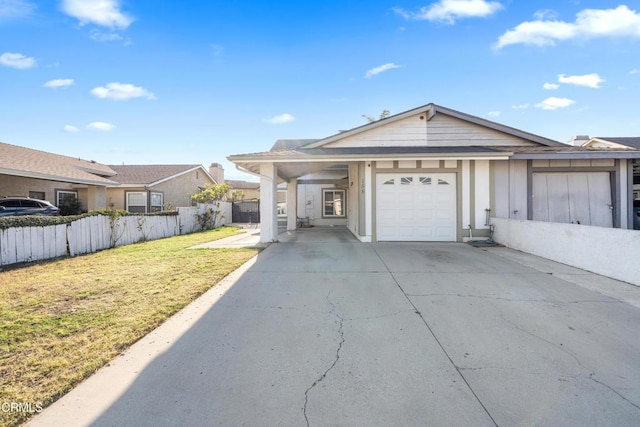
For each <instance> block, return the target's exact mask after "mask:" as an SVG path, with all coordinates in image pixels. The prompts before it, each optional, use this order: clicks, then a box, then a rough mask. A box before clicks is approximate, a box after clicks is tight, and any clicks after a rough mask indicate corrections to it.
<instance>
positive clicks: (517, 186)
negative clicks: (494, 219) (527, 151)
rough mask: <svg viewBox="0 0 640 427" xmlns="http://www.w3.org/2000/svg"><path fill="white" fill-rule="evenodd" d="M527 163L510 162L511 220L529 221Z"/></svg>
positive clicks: (523, 161)
mask: <svg viewBox="0 0 640 427" xmlns="http://www.w3.org/2000/svg"><path fill="white" fill-rule="evenodd" d="M527 194H528V192H527V161H526V160H510V161H509V218H513V219H527V207H528V199H527V197H528V196H527Z"/></svg>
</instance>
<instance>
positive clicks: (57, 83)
mask: <svg viewBox="0 0 640 427" xmlns="http://www.w3.org/2000/svg"><path fill="white" fill-rule="evenodd" d="M73 83H74V81H73V79H56V80H49V81H48V82H46V83H45V84H43V85H42V87H50V88H53V89H56V88H59V87H69V86H71V85H72V84H73Z"/></svg>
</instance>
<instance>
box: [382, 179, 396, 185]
mask: <svg viewBox="0 0 640 427" xmlns="http://www.w3.org/2000/svg"><path fill="white" fill-rule="evenodd" d="M395 183H396V180H395V179H393V178H391V179H388V180H386V181H385V182H384V183H383V185H394V184H395Z"/></svg>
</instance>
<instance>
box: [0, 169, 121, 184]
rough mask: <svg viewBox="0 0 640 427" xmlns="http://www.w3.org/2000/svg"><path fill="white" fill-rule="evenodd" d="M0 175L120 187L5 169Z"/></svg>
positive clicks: (88, 180)
mask: <svg viewBox="0 0 640 427" xmlns="http://www.w3.org/2000/svg"><path fill="white" fill-rule="evenodd" d="M0 174H4V175H13V176H20V177H24V178H36V179H43V180H47V181H60V182H68V183H70V184H87V185H95V186H99V187H118V186H119V185H120V184H118V183H117V182H114V181H107V182H104V181H93V180H90V179H83V178H71V177H65V176H58V175H49V174H45V173H40V172H29V171H21V170H15V169H5V168H0Z"/></svg>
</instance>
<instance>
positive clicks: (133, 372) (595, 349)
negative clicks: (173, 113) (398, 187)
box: [31, 228, 640, 426]
mask: <svg viewBox="0 0 640 427" xmlns="http://www.w3.org/2000/svg"><path fill="white" fill-rule="evenodd" d="M312 230H313V229H311V230H303V231H301V232H296V233H293V234H290V235H283V241H282V242H281V243H278V244H272V245H271V246H269V247H268V248H267V249H266V250H264V251H263V252H262V253H261V254H260V255H259V257H258V259H257V261H255V263H253V264H252V265H251V266H249V267H248V268H246V269H245V270H244V271H240V272H238V274H237V277H235V278H231V279H229V281H227V282H226V283H223V284H221V285H220V286H218V287H216V288H213V289H212V291H210V292H209V293H208V294H207V295H205V297H204V298H203V299H202V300H199V301H198V302H196V303H195V304H194V305H193V306H191V307H189V308H188V309H187V310H185V311H184V312H182V313H180V314H179V315H177V316H176V317H175V318H173V319H172V320H171V321H170V322H168V323H167V324H165V325H163V326H162V327H161V328H159V329H158V330H157V331H155V332H154V333H152V334H150V335H149V336H148V337H147V338H145V339H144V340H142V341H141V342H139V343H138V344H136V346H134V348H132V349H131V350H130V351H129V352H127V353H126V354H124V355H123V356H121V357H120V358H118V359H116V360H115V361H114V362H113V363H112V364H111V366H109V367H107V368H105V369H103V370H101V371H100V372H99V373H98V374H97V375H95V376H94V377H92V378H90V379H89V380H88V381H86V382H85V383H83V384H81V385H80V386H79V387H78V388H76V389H75V390H74V391H73V392H72V393H70V394H69V395H67V396H66V397H65V398H63V399H61V400H60V401H59V402H57V403H56V404H54V405H53V406H52V407H50V408H48V409H47V410H45V411H44V412H43V413H42V414H40V415H38V416H36V417H35V418H34V420H33V422H32V423H31V424H32V425H88V424H93V425H97V426H111V425H118V426H121V425H132V426H133V425H135V426H176V425H190V426H191V425H203V426H205V425H206V426H208V425H226V426H276V425H283V426H306V425H310V426H325V425H345V426H390V425H393V426H396V425H397V426H402V425H403V426H418V425H429V426H458V425H465V426H468V425H469V426H471V425H472V426H485V425H486V426H491V425H501V426H514V425H522V426H529V425H549V426H551V425H553V426H563V425H575V426H585V425H598V426H604V425H611V426H637V425H640V339H639V338H640V309H639V308H638V307H637V306H635V305H633V304H630V303H628V302H626V300H629V301H631V302H633V298H637V297H638V295H639V293H638V288H635V287H632V286H631V285H625V284H622V283H620V282H615V281H612V280H610V281H608V279H604V278H599V276H595V275H591V274H589V273H586V272H584V271H581V270H576V269H572V268H569V267H566V266H562V265H559V264H554V263H551V262H547V261H543V260H541V259H539V258H535V257H530V256H525V255H522V254H520V253H516V252H513V251H510V250H508V249H504V248H496V249H488V250H487V249H478V248H473V247H471V246H468V245H465V244H454V243H445V244H436V243H416V244H412V243H380V244H363V243H359V242H357V241H355V240H354V239H353V238H352V236H350V234H349V233H348V232H346V231H345V230H344V229H339V228H336V229H331V230H329V231H327V230H314V231H312ZM236 279H237V280H236ZM576 283H580V284H584V286H591V287H596V286H604V287H605V288H606V289H613V290H614V291H615V290H618V291H619V292H618V291H615V292H618V293H615V292H614V293H613V294H615V295H616V296H617V297H616V298H614V297H611V296H606V295H604V294H602V293H599V292H595V291H592V290H589V289H586V288H585V287H584V286H581V285H577V284H576ZM627 297H628V298H627ZM638 301H640V299H638ZM163 328H165V329H163Z"/></svg>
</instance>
